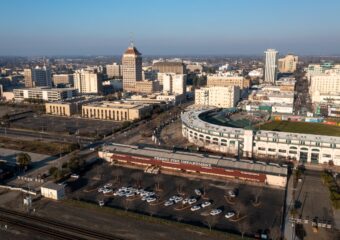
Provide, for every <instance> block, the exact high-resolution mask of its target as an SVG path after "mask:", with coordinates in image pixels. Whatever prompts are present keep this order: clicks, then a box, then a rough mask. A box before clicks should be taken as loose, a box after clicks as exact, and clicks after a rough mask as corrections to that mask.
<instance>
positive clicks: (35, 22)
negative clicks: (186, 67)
mask: <svg viewBox="0 0 340 240" xmlns="http://www.w3.org/2000/svg"><path fill="white" fill-rule="evenodd" d="M331 2H332V3H329V4H328V5H326V4H323V3H321V2H319V3H316V2H310V1H299V2H293V1H285V2H284V3H270V4H268V2H267V1H256V2H251V1H238V2H237V3H235V2H233V3H232V4H231V3H230V2H228V1H215V2H214V4H212V3H211V2H209V1H206V0H199V1H190V0H188V1H185V2H183V1H171V2H165V1H164V2H159V1H154V0H151V1H147V2H141V1H133V0H129V1H124V2H119V1H105V0H103V1H100V2H94V1H71V2H70V1H56V2H48V3H46V2H44V1H39V0H38V1H25V2H23V1H17V0H14V1H6V2H5V3H2V5H3V9H6V11H4V12H3V13H2V14H1V16H0V21H1V22H3V23H6V24H4V26H2V32H1V33H0V37H1V39H2V44H1V46H0V55H1V56H4V55H6V56H12V55H13V56H39V55H121V54H122V53H123V52H124V50H125V49H126V47H127V46H128V44H129V42H130V41H131V40H133V41H134V42H135V43H136V46H137V47H138V48H139V49H141V52H142V53H143V55H144V56H148V55H236V54H240V55H246V54H247V55H262V54H263V51H264V50H265V49H267V48H275V49H277V50H278V51H279V52H280V54H285V53H289V52H293V53H295V54H298V55H336V54H340V46H339V45H338V42H339V41H340V31H339V30H340V29H339V28H340V27H339V25H337V24H336V23H337V22H339V20H340V19H339V16H338V15H337V14H336V13H337V12H338V10H339V9H340V3H338V2H336V1H331ZM80 6H81V11H77V10H76V9H77V8H79V7H80ZM309 13H313V14H309ZM315 14H317V15H318V17H317V18H316V17H315V16H314V15H315ZM329 29H333V30H332V31H329Z"/></svg>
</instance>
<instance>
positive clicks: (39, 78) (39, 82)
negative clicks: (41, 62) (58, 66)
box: [32, 66, 52, 87]
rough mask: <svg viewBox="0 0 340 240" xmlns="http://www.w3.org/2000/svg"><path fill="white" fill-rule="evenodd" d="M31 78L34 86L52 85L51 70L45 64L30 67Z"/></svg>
mask: <svg viewBox="0 0 340 240" xmlns="http://www.w3.org/2000/svg"><path fill="white" fill-rule="evenodd" d="M32 80H33V86H34V87H52V74H51V70H50V69H49V68H47V67H46V66H43V67H39V66H37V67H35V68H34V69H32Z"/></svg>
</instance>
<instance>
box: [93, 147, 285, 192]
mask: <svg viewBox="0 0 340 240" xmlns="http://www.w3.org/2000/svg"><path fill="white" fill-rule="evenodd" d="M99 157H101V158H103V159H105V160H106V161H108V162H119V163H121V164H130V165H137V166H141V167H148V166H156V167H159V168H162V169H165V170H168V171H174V172H188V173H192V174H200V175H205V176H210V177H219V178H220V177H225V178H227V179H235V180H239V181H250V182H257V183H265V184H268V185H272V186H277V187H285V186H286V183H287V174H288V169H287V166H285V165H283V166H279V165H277V164H265V163H262V162H253V161H249V160H242V159H241V160H238V161H236V160H235V159H233V158H227V157H222V156H217V155H213V154H200V153H190V152H181V151H173V150H167V149H161V148H151V147H141V146H133V145H122V144H116V143H112V144H109V145H106V146H104V147H103V149H102V150H101V151H99Z"/></svg>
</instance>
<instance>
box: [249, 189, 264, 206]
mask: <svg viewBox="0 0 340 240" xmlns="http://www.w3.org/2000/svg"><path fill="white" fill-rule="evenodd" d="M251 191H252V194H253V196H254V201H253V205H255V206H257V205H259V204H260V198H261V195H262V193H263V187H260V188H252V190H251Z"/></svg>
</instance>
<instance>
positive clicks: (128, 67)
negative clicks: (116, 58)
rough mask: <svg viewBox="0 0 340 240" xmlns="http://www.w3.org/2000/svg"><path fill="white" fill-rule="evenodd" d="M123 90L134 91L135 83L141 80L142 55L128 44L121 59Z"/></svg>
mask: <svg viewBox="0 0 340 240" xmlns="http://www.w3.org/2000/svg"><path fill="white" fill-rule="evenodd" d="M122 65H123V90H124V91H134V90H135V87H136V82H137V81H142V80H143V75H142V54H141V53H140V52H138V50H137V48H135V46H134V45H133V44H130V46H129V47H128V49H127V50H126V51H125V53H124V54H123V57H122Z"/></svg>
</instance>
